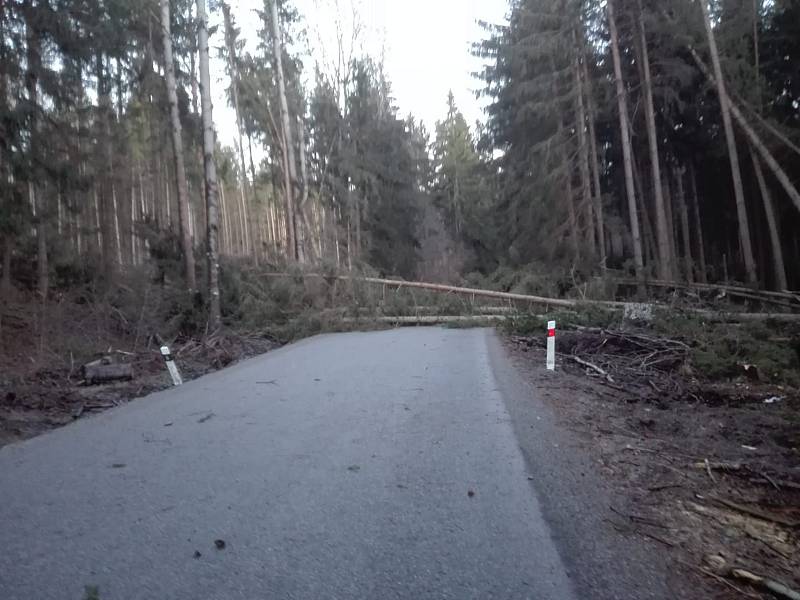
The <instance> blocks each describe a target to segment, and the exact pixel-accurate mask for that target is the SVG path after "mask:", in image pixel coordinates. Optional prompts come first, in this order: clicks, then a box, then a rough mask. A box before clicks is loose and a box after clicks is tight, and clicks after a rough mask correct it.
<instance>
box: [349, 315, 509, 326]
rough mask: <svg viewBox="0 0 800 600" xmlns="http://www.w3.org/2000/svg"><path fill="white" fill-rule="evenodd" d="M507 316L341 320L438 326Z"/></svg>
mask: <svg viewBox="0 0 800 600" xmlns="http://www.w3.org/2000/svg"><path fill="white" fill-rule="evenodd" d="M506 319H508V316H507V315H469V316H465V315H419V316H401V317H390V316H382V317H364V318H360V319H356V318H353V317H347V318H345V319H342V322H343V323H365V322H370V323H391V324H396V325H439V324H442V323H478V324H480V323H490V322H491V323H494V322H498V321H505V320H506Z"/></svg>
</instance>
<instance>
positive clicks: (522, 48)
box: [0, 0, 800, 324]
mask: <svg viewBox="0 0 800 600" xmlns="http://www.w3.org/2000/svg"><path fill="white" fill-rule="evenodd" d="M207 10H211V11H214V12H213V15H212V16H214V17H215V18H216V20H217V21H219V22H220V23H222V26H221V27H219V28H212V29H211V30H209V27H208V17H209V16H208V15H207ZM253 14H254V18H256V17H257V19H258V20H259V22H260V28H259V40H258V44H257V45H255V44H247V45H246V44H245V40H244V39H243V37H242V35H241V31H240V29H239V28H238V26H237V23H236V19H235V17H234V15H233V13H232V11H231V9H230V7H229V6H228V5H227V4H226V3H225V2H224V1H219V2H212V4H211V6H210V7H206V5H205V1H204V0H198V1H197V2H190V1H189V0H172V1H171V2H170V1H169V0H160V1H158V0H3V1H0V39H1V40H2V43H1V44H0V128H1V129H0V181H2V186H1V187H0V236H1V237H2V240H3V242H2V256H3V262H2V294H3V297H4V298H6V297H8V296H9V295H10V294H12V293H19V291H20V290H22V291H28V292H30V293H31V294H37V295H38V297H39V298H40V299H42V300H44V301H46V300H47V299H48V298H49V297H52V296H53V295H54V294H57V293H59V292H60V291H61V290H63V289H64V288H68V287H69V286H71V285H75V284H77V283H84V282H86V281H89V280H91V281H93V282H95V283H98V282H109V281H115V280H120V279H124V278H125V277H126V274H128V273H130V272H133V271H136V270H140V269H149V270H151V271H152V273H153V276H155V277H157V278H159V279H160V280H161V281H162V282H163V281H170V282H171V283H174V284H176V285H180V286H182V288H183V289H186V290H188V291H189V292H191V293H192V294H193V295H194V296H196V297H197V299H198V302H201V303H202V304H203V305H205V306H207V307H208V310H209V311H210V312H209V315H210V321H211V323H212V324H217V323H219V320H220V306H219V304H220V302H219V299H220V292H219V283H218V281H219V269H220V264H222V265H223V271H224V268H225V267H224V266H225V264H231V263H230V262H226V261H238V262H239V263H248V264H251V265H252V266H253V267H260V268H270V269H272V268H275V267H280V266H285V265H287V264H291V263H299V264H302V265H310V266H312V267H324V268H335V269H338V270H342V271H344V270H350V269H354V268H362V267H365V266H368V267H369V268H370V269H373V270H375V271H377V272H379V273H381V274H385V275H390V276H399V277H405V278H415V277H417V278H418V277H425V278H428V279H438V280H442V281H444V280H447V281H454V280H456V281H457V280H459V279H461V278H463V277H465V276H467V275H469V274H476V273H477V274H480V275H481V276H489V275H491V274H492V273H493V272H496V271H497V270H498V269H514V270H518V271H529V272H533V273H539V272H542V271H543V270H545V269H547V270H554V269H560V270H562V271H565V272H570V273H571V274H572V275H571V277H572V279H573V280H576V279H577V280H586V279H588V278H593V277H602V276H605V275H607V274H609V273H613V274H615V275H616V276H626V277H630V278H634V277H635V278H637V279H640V280H644V279H660V280H671V281H678V280H681V281H689V282H692V281H698V282H706V281H715V282H720V281H738V282H743V283H745V284H747V285H750V286H752V287H761V288H765V289H778V290H785V289H790V288H793V287H794V288H796V287H798V286H800V272H799V271H798V269H796V268H795V265H797V264H798V262H799V261H800V241H798V236H797V234H796V231H797V228H798V226H800V218H798V216H799V215H798V211H800V193H798V189H797V185H798V175H800V3H798V2H796V1H794V0H771V1H764V0H716V1H714V2H711V3H707V2H705V1H700V2H698V1H693V0H668V1H664V0H658V1H654V0H605V1H604V2H599V1H596V0H514V1H513V2H511V3H510V6H509V11H508V17H509V20H508V22H507V23H504V24H485V25H484V31H485V39H483V40H475V45H474V49H473V51H474V53H475V54H476V56H479V57H481V58H482V59H483V60H484V61H485V68H484V70H483V71H482V72H480V73H476V74H475V77H476V86H475V87H476V88H479V89H480V92H479V93H480V95H481V96H482V97H483V98H484V100H485V102H486V105H487V110H486V115H485V117H486V118H485V120H484V122H481V123H476V124H474V125H472V124H470V123H468V122H467V121H466V119H465V118H464V116H463V115H462V113H461V112H460V111H459V109H458V106H457V102H456V98H454V97H453V95H452V94H451V95H450V97H449V98H443V99H442V119H441V120H440V121H439V122H437V123H436V125H435V128H434V130H433V131H431V132H428V131H426V129H425V127H424V126H422V125H421V124H420V123H418V122H416V121H415V120H414V119H413V117H411V116H409V117H403V116H401V114H400V113H399V110H398V108H397V107H396V106H395V104H394V102H393V98H392V89H391V80H390V78H391V73H387V72H386V71H385V69H384V65H383V64H382V62H381V60H379V59H378V58H376V57H371V56H368V55H363V54H360V53H359V52H358V50H357V48H359V47H361V46H359V44H357V41H356V39H355V38H356V36H357V30H356V29H354V32H353V36H352V39H349V38H350V36H349V35H347V34H345V33H344V32H342V31H339V32H338V35H337V36H336V38H337V41H338V47H337V48H329V49H326V55H328V56H332V57H334V58H333V59H332V60H329V61H327V62H325V61H323V62H319V63H317V64H315V65H313V66H311V65H309V64H304V60H303V57H304V56H306V55H305V54H303V53H302V52H301V51H300V48H302V47H303V45H304V44H306V45H308V44H310V42H308V40H307V39H306V38H305V36H304V35H303V29H304V28H303V19H302V16H301V15H300V14H299V13H298V12H297V10H296V9H295V7H294V6H293V5H292V3H291V1H290V0H279V1H276V2H273V1H270V0H264V2H263V4H262V5H260V6H259V7H258V10H256V11H255V12H254V13H253ZM443 26H444V25H443ZM209 36H210V37H211V38H212V41H211V43H210V42H209ZM251 42H252V40H251ZM247 47H257V51H255V52H252V53H251V52H250V51H248V50H247V49H246V48H247ZM210 48H211V50H210ZM210 52H211V53H216V52H220V58H222V59H224V63H225V65H226V75H227V89H226V94H227V98H228V101H229V103H230V106H231V107H232V108H233V110H234V112H235V118H236V132H235V136H234V137H235V143H234V145H233V147H223V146H221V145H220V144H219V143H218V142H217V141H216V131H215V123H214V120H213V117H214V116H213V113H212V90H211V89H210V87H211V86H212V85H215V84H216V83H215V82H214V81H212V78H211V77H210V75H209V53H210ZM431 52H432V53H434V54H435V47H432V49H431ZM431 59H432V60H435V56H432V58H431ZM305 62H306V63H308V61H307V60H306V61H305ZM220 257H222V259H220ZM221 260H222V262H221ZM223 280H224V273H223Z"/></svg>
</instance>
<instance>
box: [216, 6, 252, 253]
mask: <svg viewBox="0 0 800 600" xmlns="http://www.w3.org/2000/svg"><path fill="white" fill-rule="evenodd" d="M222 15H223V18H224V21H225V45H226V47H227V50H228V52H227V54H228V57H227V58H228V69H229V71H230V78H231V90H232V92H233V93H232V96H233V110H234V113H235V115H236V135H237V140H238V144H237V149H238V150H239V164H240V166H241V171H240V173H239V180H240V185H241V188H240V189H239V195H240V200H241V204H242V222H243V233H244V245H245V253H247V254H249V253H250V252H251V250H252V254H253V258H254V260H255V262H256V265H258V245H257V244H256V243H255V239H254V236H253V235H252V231H251V219H250V214H249V212H250V211H249V208H250V197H249V196H250V194H249V193H248V191H249V190H248V189H247V187H248V181H247V163H245V160H244V127H243V125H242V113H241V110H240V108H239V69H238V67H237V62H236V40H235V38H234V32H233V20H232V19H231V9H230V7H229V6H228V4H227V3H226V2H222ZM253 183H255V179H254V180H253Z"/></svg>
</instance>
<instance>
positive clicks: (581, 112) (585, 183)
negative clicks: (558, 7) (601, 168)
mask: <svg viewBox="0 0 800 600" xmlns="http://www.w3.org/2000/svg"><path fill="white" fill-rule="evenodd" d="M573 40H574V41H575V43H576V45H577V41H578V36H577V34H576V33H575V32H574V31H573ZM574 71H575V91H576V94H575V113H576V115H575V116H576V120H577V123H576V126H575V129H577V131H578V148H579V157H578V163H579V169H580V174H581V196H582V198H583V204H584V206H585V207H586V211H587V216H588V218H587V231H588V236H587V239H588V242H589V247H590V248H591V249H592V250H591V252H592V254H593V255H594V253H595V251H596V250H597V237H596V235H595V226H594V210H593V208H592V184H591V181H590V177H589V145H588V144H587V142H586V108H585V106H584V104H583V85H582V84H581V67H580V56H576V58H575V68H574ZM595 256H596V255H595Z"/></svg>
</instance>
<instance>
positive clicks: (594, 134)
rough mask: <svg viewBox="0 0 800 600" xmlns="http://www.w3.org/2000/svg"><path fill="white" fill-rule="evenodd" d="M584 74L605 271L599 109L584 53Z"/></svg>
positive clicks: (593, 178)
mask: <svg viewBox="0 0 800 600" xmlns="http://www.w3.org/2000/svg"><path fill="white" fill-rule="evenodd" d="M582 63H583V65H582V74H583V82H584V90H585V93H586V100H587V105H588V109H589V150H590V156H591V161H590V165H591V167H592V182H593V184H594V212H595V218H596V219H597V244H598V246H599V248H600V265H601V268H602V269H603V270H605V269H606V233H605V217H604V215H603V190H602V188H601V187H600V160H599V158H598V155H597V131H596V128H595V120H596V119H597V109H596V108H595V105H594V96H593V95H592V82H591V80H590V79H589V68H588V67H587V66H586V53H585V52H583V61H582Z"/></svg>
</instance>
